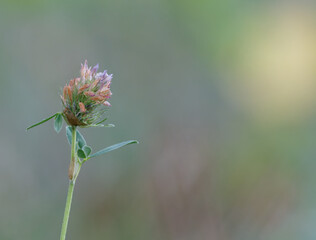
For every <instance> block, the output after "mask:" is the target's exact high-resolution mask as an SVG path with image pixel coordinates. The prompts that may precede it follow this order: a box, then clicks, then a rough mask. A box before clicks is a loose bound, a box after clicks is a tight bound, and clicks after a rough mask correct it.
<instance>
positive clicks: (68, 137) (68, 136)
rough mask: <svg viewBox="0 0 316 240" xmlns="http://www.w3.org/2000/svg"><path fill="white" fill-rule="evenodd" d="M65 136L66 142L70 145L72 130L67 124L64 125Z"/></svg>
mask: <svg viewBox="0 0 316 240" xmlns="http://www.w3.org/2000/svg"><path fill="white" fill-rule="evenodd" d="M66 136H67V140H68V143H69V144H70V145H71V142H72V132H71V127H69V126H67V127H66Z"/></svg>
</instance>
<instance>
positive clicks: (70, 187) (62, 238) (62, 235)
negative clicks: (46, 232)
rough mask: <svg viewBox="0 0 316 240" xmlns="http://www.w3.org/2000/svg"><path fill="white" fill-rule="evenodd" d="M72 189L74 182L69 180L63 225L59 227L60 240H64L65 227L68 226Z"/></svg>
mask: <svg viewBox="0 0 316 240" xmlns="http://www.w3.org/2000/svg"><path fill="white" fill-rule="evenodd" d="M74 187H75V182H74V181H71V180H70V181H69V187H68V194H67V200H66V207H65V213H64V219H63V225H62V227H61V233H60V240H65V239H66V233H67V226H68V220H69V214H70V208H71V201H72V195H73V192H74Z"/></svg>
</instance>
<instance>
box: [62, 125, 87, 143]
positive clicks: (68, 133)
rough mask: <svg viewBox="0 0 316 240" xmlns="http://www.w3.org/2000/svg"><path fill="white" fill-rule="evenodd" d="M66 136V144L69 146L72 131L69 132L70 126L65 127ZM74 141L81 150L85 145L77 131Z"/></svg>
mask: <svg viewBox="0 0 316 240" xmlns="http://www.w3.org/2000/svg"><path fill="white" fill-rule="evenodd" d="M66 136H67V140H68V143H69V144H70V145H71V142H72V130H71V127H70V126H67V127H66ZM76 139H77V143H78V145H79V148H83V146H85V145H87V143H86V140H85V139H84V137H83V136H82V134H81V133H80V132H79V131H78V129H77V130H76Z"/></svg>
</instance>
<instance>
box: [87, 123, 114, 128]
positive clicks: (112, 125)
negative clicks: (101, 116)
mask: <svg viewBox="0 0 316 240" xmlns="http://www.w3.org/2000/svg"><path fill="white" fill-rule="evenodd" d="M88 127H115V125H114V124H112V123H110V124H105V125H103V124H91V125H89V126H88Z"/></svg>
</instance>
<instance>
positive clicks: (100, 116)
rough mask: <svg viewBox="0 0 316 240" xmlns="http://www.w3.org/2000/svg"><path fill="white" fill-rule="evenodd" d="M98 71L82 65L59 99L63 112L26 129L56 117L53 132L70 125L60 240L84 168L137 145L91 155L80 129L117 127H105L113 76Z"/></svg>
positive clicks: (85, 64)
mask: <svg viewBox="0 0 316 240" xmlns="http://www.w3.org/2000/svg"><path fill="white" fill-rule="evenodd" d="M98 68H99V65H98V64H97V65H96V66H94V67H93V68H92V67H88V63H87V60H86V61H85V63H84V64H81V71H80V73H81V74H80V77H78V78H74V79H72V80H70V82H69V84H67V85H66V86H65V87H64V88H63V91H62V95H61V96H60V97H61V101H62V105H63V111H62V112H58V113H55V114H54V115H52V116H50V117H49V118H46V119H44V120H42V121H40V122H39V123H36V124H34V125H32V126H30V127H28V128H27V130H29V129H31V128H33V127H36V126H38V125H40V124H43V123H45V122H47V121H49V120H50V119H52V118H55V121H54V129H55V131H56V132H57V133H59V132H60V130H61V129H62V126H63V120H64V121H65V122H66V123H67V125H68V126H66V136H67V140H68V142H69V144H70V145H71V158H70V164H69V169H68V178H69V187H68V194H67V200H66V207H65V213H64V218H63V223H62V228H61V234H60V240H65V239H66V232H67V225H68V220H69V213H70V207H71V202H72V195H73V191H74V186H75V183H76V180H77V177H78V175H79V172H80V169H81V166H82V165H83V164H84V163H85V162H87V161H88V160H89V159H91V158H94V157H98V156H100V155H102V154H105V153H107V152H110V151H113V150H115V149H118V148H120V147H123V146H126V145H129V144H133V143H138V141H136V140H129V141H124V142H121V143H117V144H114V145H112V146H109V147H106V148H104V149H102V150H100V151H97V152H95V153H92V149H91V147H90V146H89V145H88V144H87V142H86V140H85V139H84V137H83V135H82V134H81V133H80V132H79V130H78V128H79V127H80V128H88V127H114V125H113V124H104V122H105V121H106V120H107V118H105V117H104V114H105V112H106V111H107V109H108V108H109V107H110V106H111V104H110V103H109V102H108V100H109V98H110V97H111V95H112V92H111V89H110V85H111V80H112V74H111V75H109V74H107V71H104V72H97V71H98Z"/></svg>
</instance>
